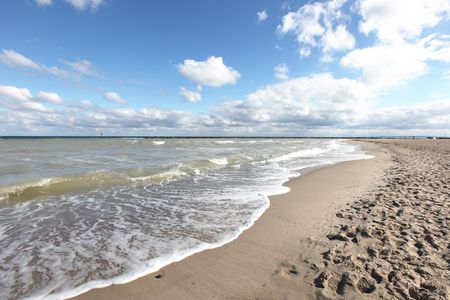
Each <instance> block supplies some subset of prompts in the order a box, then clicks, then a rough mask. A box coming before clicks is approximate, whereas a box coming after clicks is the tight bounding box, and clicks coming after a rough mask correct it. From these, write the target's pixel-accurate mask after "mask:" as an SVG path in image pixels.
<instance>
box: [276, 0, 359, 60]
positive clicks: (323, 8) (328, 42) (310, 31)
mask: <svg viewBox="0 0 450 300" xmlns="http://www.w3.org/2000/svg"><path fill="white" fill-rule="evenodd" d="M345 2H346V0H329V1H326V2H314V3H308V4H305V5H303V6H301V7H300V8H299V9H298V10H297V11H295V12H289V13H287V14H286V15H284V16H283V19H282V23H281V25H278V27H277V32H278V34H280V35H285V34H288V33H293V34H294V35H295V36H296V38H297V42H298V44H299V46H300V48H299V54H300V55H301V56H302V57H307V56H309V55H310V54H311V49H312V48H319V49H321V51H322V54H323V56H324V57H326V60H330V58H331V56H332V52H338V51H345V50H350V49H353V48H354V47H355V38H354V37H353V35H352V34H351V33H350V32H349V31H348V30H347V27H346V25H345V23H344V22H345V21H346V16H345V15H344V14H343V12H342V11H341V9H342V6H343V5H344V4H345Z"/></svg>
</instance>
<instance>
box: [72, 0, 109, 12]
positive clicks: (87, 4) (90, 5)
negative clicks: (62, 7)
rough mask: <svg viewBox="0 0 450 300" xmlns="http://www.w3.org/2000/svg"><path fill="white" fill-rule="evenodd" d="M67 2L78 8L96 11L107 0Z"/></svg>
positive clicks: (73, 0)
mask: <svg viewBox="0 0 450 300" xmlns="http://www.w3.org/2000/svg"><path fill="white" fill-rule="evenodd" d="M66 2H67V3H69V4H70V5H72V6H73V7H74V8H75V9H77V10H85V9H90V10H91V11H96V10H97V9H98V8H99V6H100V5H102V4H104V3H105V0H66Z"/></svg>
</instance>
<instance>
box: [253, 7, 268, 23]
mask: <svg viewBox="0 0 450 300" xmlns="http://www.w3.org/2000/svg"><path fill="white" fill-rule="evenodd" d="M256 15H257V16H258V23H261V22H263V21H265V20H267V18H268V17H269V15H268V14H267V10H265V9H264V10H262V11H258V12H256Z"/></svg>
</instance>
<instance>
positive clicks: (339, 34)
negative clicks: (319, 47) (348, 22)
mask: <svg viewBox="0 0 450 300" xmlns="http://www.w3.org/2000/svg"><path fill="white" fill-rule="evenodd" d="M354 47H355V38H354V37H353V35H351V33H350V32H348V31H347V28H346V27H345V26H344V25H338V26H337V27H336V30H333V29H331V30H327V32H326V33H325V35H324V36H323V51H324V52H325V53H328V52H331V51H334V50H336V51H344V50H348V49H353V48H354Z"/></svg>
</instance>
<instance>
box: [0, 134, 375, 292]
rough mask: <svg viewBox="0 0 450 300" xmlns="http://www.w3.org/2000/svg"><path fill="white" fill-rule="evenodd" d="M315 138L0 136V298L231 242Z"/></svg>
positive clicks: (334, 145)
mask: <svg viewBox="0 0 450 300" xmlns="http://www.w3.org/2000/svg"><path fill="white" fill-rule="evenodd" d="M366 158H370V156H368V155H366V154H364V153H363V152H362V151H361V150H360V149H359V148H358V146H356V145H354V144H350V143H348V142H345V141H341V140H325V139H248V138H247V139H166V140H162V139H159V140H156V139H139V138H121V139H107V138H104V139H82V138H80V139H0V299H9V298H12V299H17V298H18V299H22V298H32V299H41V298H44V299H61V298H65V297H69V296H74V295H77V294H79V293H82V292H84V291H87V290H89V289H91V288H95V287H102V286H107V285H110V284H112V283H124V282H128V281H131V280H132V279H135V278H137V277H140V276H143V275H145V274H148V273H151V272H154V271H156V270H158V269H159V268H161V267H163V266H165V265H167V264H169V263H171V262H174V261H177V260H181V259H182V258H184V257H186V256H189V255H191V254H193V253H196V252H199V251H202V250H204V249H208V248H214V247H217V246H220V245H222V244H224V243H227V242H229V241H231V240H233V239H235V238H236V237H237V236H238V235H239V234H240V233H241V232H242V231H243V230H245V229H247V228H248V227H250V226H252V224H253V223H254V221H255V220H256V219H257V218H258V217H259V216H261V214H262V213H263V212H264V210H266V209H267V208H268V207H269V204H270V203H269V200H268V196H269V195H273V194H280V193H284V192H287V191H288V189H287V188H286V187H283V186H282V184H283V183H284V182H285V181H287V180H288V178H290V177H293V176H298V175H300V174H301V173H302V170H303V169H305V168H308V167H317V166H323V165H329V164H334V163H337V162H340V161H346V160H355V159H366Z"/></svg>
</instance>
